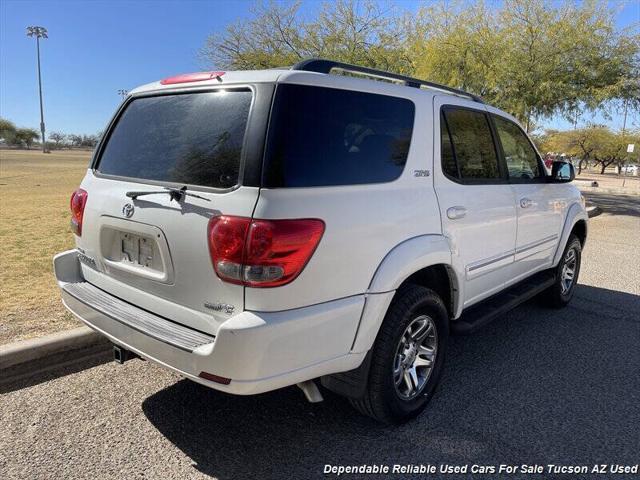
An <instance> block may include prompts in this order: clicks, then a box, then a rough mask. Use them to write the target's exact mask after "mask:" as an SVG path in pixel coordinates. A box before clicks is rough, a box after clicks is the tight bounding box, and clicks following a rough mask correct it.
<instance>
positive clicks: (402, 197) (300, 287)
mask: <svg viewBox="0 0 640 480" xmlns="http://www.w3.org/2000/svg"><path fill="white" fill-rule="evenodd" d="M287 81H289V82H291V83H301V84H305V83H307V84H310V83H311V82H312V81H313V85H320V86H326V87H329V88H344V89H353V90H357V91H368V92H371V93H379V94H387V95H392V96H400V97H403V98H408V99H410V100H412V101H413V102H414V104H415V107H416V108H415V120H414V129H413V134H412V140H411V147H410V150H409V156H408V158H407V164H406V166H405V169H404V171H403V173H402V174H401V176H400V177H399V178H398V179H396V180H395V181H392V182H389V183H378V184H368V185H345V186H331V187H312V188H282V189H264V188H263V189H261V191H260V197H259V199H258V202H257V205H256V209H255V212H254V217H255V218H266V219H278V218H319V219H321V220H323V221H324V222H325V225H326V229H325V233H324V236H323V237H322V239H321V241H320V243H319V245H318V248H317V250H316V252H315V253H314V255H313V256H312V258H311V260H310V261H309V263H308V264H307V266H306V267H305V269H304V270H303V271H302V273H301V274H300V276H299V277H298V278H296V279H295V280H294V281H293V282H292V283H290V284H288V285H284V286H281V287H276V288H247V289H246V290H245V308H247V309H248V310H259V311H276V310H288V309H292V308H298V307H302V306H306V305H313V304H317V303H322V302H326V301H330V300H334V299H338V298H343V297H348V296H351V295H357V294H362V293H364V292H366V291H367V289H368V287H369V285H370V283H371V280H372V278H373V276H374V274H375V272H376V269H377V268H378V266H379V265H380V263H381V262H382V260H383V259H384V257H385V256H386V255H387V253H388V252H390V251H391V250H392V249H393V248H394V247H395V246H396V245H398V244H399V243H401V242H403V241H405V240H407V239H409V238H412V237H416V236H419V235H424V234H429V233H440V232H441V224H440V213H439V208H438V203H437V199H436V197H435V193H434V190H433V176H432V175H430V176H428V177H424V176H418V177H416V176H415V174H414V170H429V171H430V172H431V171H432V168H433V165H432V163H433V162H432V155H431V152H432V141H433V139H432V135H431V134H430V133H429V132H431V128H432V118H431V112H430V101H431V95H430V94H426V93H425V92H421V91H419V90H418V89H413V88H407V87H402V86H395V85H391V84H385V83H382V82H371V81H365V80H360V79H354V78H348V77H339V76H327V75H313V74H308V73H306V74H304V75H300V76H298V75H295V74H292V75H289V76H288V77H287Z"/></svg>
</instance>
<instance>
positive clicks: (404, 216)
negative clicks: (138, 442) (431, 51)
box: [54, 60, 587, 423]
mask: <svg viewBox="0 0 640 480" xmlns="http://www.w3.org/2000/svg"><path fill="white" fill-rule="evenodd" d="M340 72H343V73H344V72H347V73H348V75H339V74H335V73H340ZM376 78H377V79H380V78H383V79H387V80H390V81H391V82H389V81H386V82H383V81H375V80H374V79H376ZM551 167H552V168H551V173H547V172H546V170H545V167H544V164H543V162H542V159H541V157H540V155H539V154H538V152H537V151H536V149H535V147H534V146H533V144H532V142H531V141H530V139H529V138H528V136H527V135H526V134H525V133H524V131H523V129H522V128H521V127H520V125H518V123H517V121H516V120H515V119H514V118H513V117H512V116H510V115H509V114H507V113H505V112H503V111H501V110H498V109H497V108H494V107H492V106H490V105H487V104H485V103H483V102H482V100H481V99H480V98H478V97H476V96H474V95H472V94H469V93H467V92H463V91H460V90H455V89H452V88H448V87H445V86H442V85H436V84H433V83H430V82H427V81H423V80H419V79H415V78H408V77H404V76H400V75H395V74H391V73H388V72H383V71H377V70H370V69H366V68H362V67H357V66H353V65H346V64H341V63H337V62H331V61H327V60H309V61H305V62H302V63H300V64H298V65H296V66H294V67H292V68H291V69H276V70H264V71H242V72H204V73H198V74H187V75H180V76H177V77H172V78H168V79H165V80H162V81H160V82H155V83H152V84H149V85H145V86H143V87H140V88H138V89H135V90H133V91H132V92H131V93H130V94H129V96H128V98H127V99H126V101H125V102H124V103H123V105H122V106H121V107H120V109H119V110H118V112H117V113H116V115H115V117H114V119H113V120H112V121H111V123H110V125H109V126H108V129H107V131H106V133H105V135H104V136H103V138H102V140H101V142H100V144H99V146H98V148H97V150H96V152H95V155H94V157H93V160H92V162H91V165H90V167H89V169H88V170H87V173H86V175H85V177H84V179H83V181H82V183H81V185H80V188H79V189H78V190H77V191H75V192H74V193H73V196H72V199H71V212H72V228H73V230H74V233H75V240H76V248H75V249H73V250H70V251H67V252H64V253H61V254H59V255H57V256H56V257H55V259H54V266H55V274H56V277H57V279H58V282H59V285H60V287H61V289H62V298H63V301H64V303H65V305H66V306H67V308H68V309H69V310H70V311H71V312H72V313H74V314H75V315H76V316H77V317H78V318H80V319H81V320H82V321H84V322H85V323H86V324H87V325H89V326H90V327H91V328H93V329H95V330H96V331H98V332H100V333H101V334H103V335H105V336H106V337H107V338H109V339H110V340H111V341H112V342H113V343H114V345H115V349H114V353H115V357H116V359H117V360H119V361H124V360H126V359H128V358H132V357H134V356H140V357H143V358H146V359H149V360H153V361H155V362H158V363H159V364H161V365H162V366H164V367H167V368H169V369H172V370H175V371H177V372H178V373H180V374H181V375H184V376H185V377H187V378H190V379H191V380H194V381H196V382H199V383H201V384H203V385H206V386H207V387H211V388H214V389H217V390H221V391H223V392H228V393H233V394H240V395H246V394H256V393H261V392H265V391H269V390H274V389H277V388H281V387H286V386H289V385H296V384H297V385H298V386H299V387H300V388H301V389H302V390H303V391H304V392H305V394H306V396H307V398H308V399H309V400H311V401H318V400H320V399H321V398H322V397H321V393H320V391H319V390H318V388H317V385H316V383H314V381H315V380H319V381H320V382H321V383H322V385H324V387H326V388H327V389H329V390H332V391H334V392H337V393H339V394H341V395H344V396H346V397H348V398H349V399H351V402H352V403H353V405H354V406H355V407H356V408H357V409H358V410H359V411H361V412H362V413H364V414H366V415H369V416H371V417H373V418H376V419H378V420H380V421H382V422H388V423H398V422H402V421H406V420H408V419H410V418H412V417H414V416H416V415H418V414H419V413H420V412H421V411H422V410H423V409H424V408H425V406H426V404H427V402H428V401H429V400H430V399H431V397H432V396H433V393H434V391H435V388H436V385H437V384H438V381H439V379H440V376H441V373H442V369H443V365H444V361H445V356H446V350H447V343H448V342H447V340H448V337H449V334H450V332H452V331H454V332H458V333H471V332H473V331H475V330H477V329H478V328H480V327H481V326H483V325H485V324H486V323H487V322H489V321H491V320H493V319H494V318H496V316H498V315H499V314H501V313H503V312H505V311H507V310H509V309H511V308H513V307H514V306H516V305H518V304H519V303H521V302H523V301H525V300H527V299H529V298H531V297H533V296H534V295H537V294H542V298H543V299H544V300H545V301H546V302H548V303H549V304H550V305H552V306H554V307H563V306H565V305H567V304H568V303H569V302H570V300H571V298H572V297H573V293H574V290H575V286H576V283H577V280H578V274H579V272H580V262H581V252H582V248H583V247H584V244H585V241H586V238H587V214H586V211H585V205H584V199H583V198H582V197H581V195H580V192H579V191H578V190H577V188H576V187H575V186H573V185H572V184H571V183H570V182H571V180H573V178H574V172H573V167H572V166H571V165H570V164H568V163H564V162H554V163H553V164H552V165H551ZM478 361H482V360H481V359H478ZM478 394H481V392H478ZM505 395H508V392H505ZM469 401H472V399H469Z"/></svg>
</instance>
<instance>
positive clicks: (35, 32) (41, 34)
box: [27, 25, 49, 153]
mask: <svg viewBox="0 0 640 480" xmlns="http://www.w3.org/2000/svg"><path fill="white" fill-rule="evenodd" d="M27 36H28V37H36V49H37V51H38V91H39V92H40V132H41V133H42V142H41V143H42V153H46V152H47V149H46V144H47V142H46V139H45V136H44V110H43V109H42V77H41V75H40V39H41V38H49V36H48V35H47V29H46V28H44V27H38V26H35V25H34V26H31V27H27Z"/></svg>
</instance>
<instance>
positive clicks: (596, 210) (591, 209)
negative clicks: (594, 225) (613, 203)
mask: <svg viewBox="0 0 640 480" xmlns="http://www.w3.org/2000/svg"><path fill="white" fill-rule="evenodd" d="M601 213H602V210H601V209H600V207H599V206H597V205H587V215H588V216H589V218H593V217H597V216H598V215H600V214H601Z"/></svg>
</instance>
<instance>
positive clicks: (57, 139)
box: [49, 132, 67, 148]
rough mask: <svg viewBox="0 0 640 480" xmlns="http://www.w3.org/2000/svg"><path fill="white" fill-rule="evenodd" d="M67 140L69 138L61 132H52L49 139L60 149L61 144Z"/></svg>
mask: <svg viewBox="0 0 640 480" xmlns="http://www.w3.org/2000/svg"><path fill="white" fill-rule="evenodd" d="M66 138H67V136H66V135H65V134H64V133H60V132H51V133H50V134H49V139H50V140H53V142H54V143H55V146H56V148H59V147H60V144H61V143H64V141H65V140H66Z"/></svg>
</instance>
